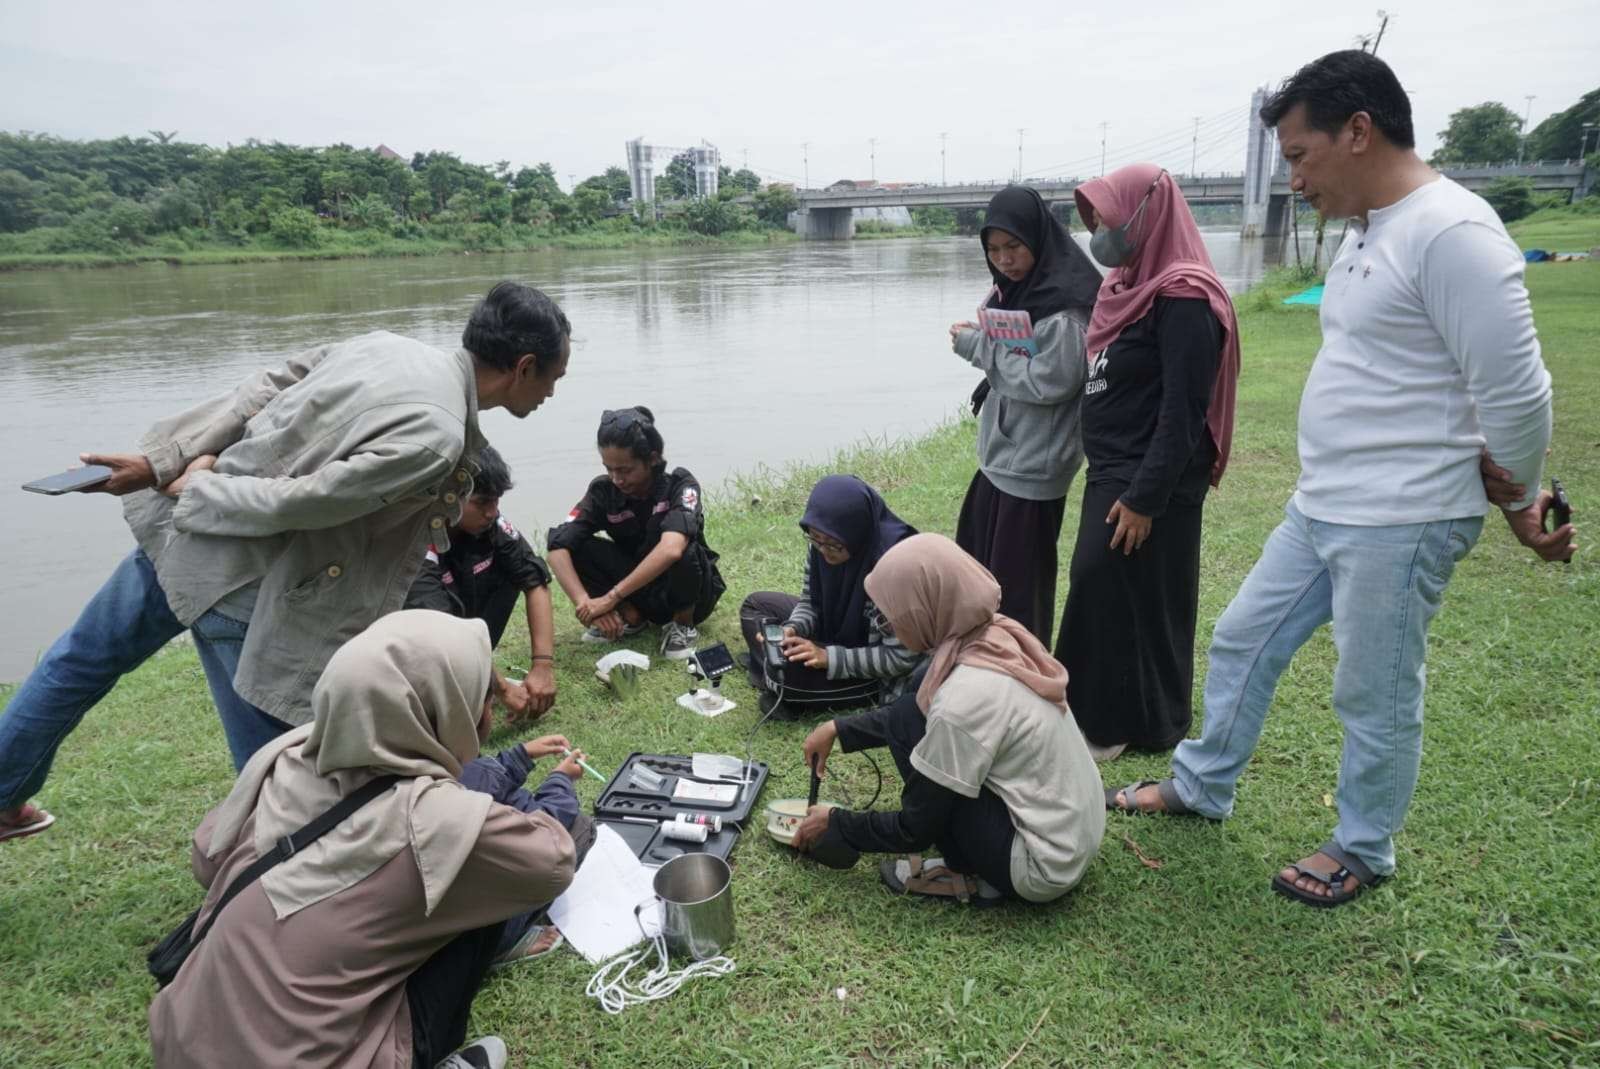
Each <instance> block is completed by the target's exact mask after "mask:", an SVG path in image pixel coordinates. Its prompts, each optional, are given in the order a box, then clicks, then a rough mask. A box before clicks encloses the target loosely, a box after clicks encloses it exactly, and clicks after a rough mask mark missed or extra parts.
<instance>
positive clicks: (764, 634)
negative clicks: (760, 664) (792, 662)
mask: <svg viewBox="0 0 1600 1069" xmlns="http://www.w3.org/2000/svg"><path fill="white" fill-rule="evenodd" d="M761 638H762V640H763V641H762V643H761V644H762V646H764V647H765V649H766V657H767V667H769V668H782V667H783V663H784V662H783V626H782V625H781V624H762V625H761Z"/></svg>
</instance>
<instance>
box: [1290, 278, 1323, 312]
mask: <svg viewBox="0 0 1600 1069" xmlns="http://www.w3.org/2000/svg"><path fill="white" fill-rule="evenodd" d="M1283 303H1284V304H1309V305H1313V306H1315V305H1320V304H1321V303H1322V283H1320V282H1318V283H1317V284H1316V285H1315V286H1312V287H1311V288H1310V289H1308V290H1301V291H1300V292H1299V293H1297V294H1295V295H1294V296H1293V297H1285V298H1284V299H1283Z"/></svg>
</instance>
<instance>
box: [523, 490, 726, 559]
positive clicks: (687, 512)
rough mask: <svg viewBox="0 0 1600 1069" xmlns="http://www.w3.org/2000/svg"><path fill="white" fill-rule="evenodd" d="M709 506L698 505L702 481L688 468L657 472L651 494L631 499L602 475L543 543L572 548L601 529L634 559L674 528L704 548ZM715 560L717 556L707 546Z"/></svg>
mask: <svg viewBox="0 0 1600 1069" xmlns="http://www.w3.org/2000/svg"><path fill="white" fill-rule="evenodd" d="M705 526H706V514H705V508H704V507H703V506H702V505H701V503H700V484H699V483H698V482H696V481H695V477H694V476H693V475H691V474H689V472H688V470H687V469H684V468H674V469H672V471H670V472H668V471H661V472H657V473H656V478H655V482H654V484H653V485H652V486H651V489H650V493H649V494H647V495H646V496H645V497H642V498H638V497H628V496H626V495H625V494H623V492H622V491H621V490H618V489H617V488H616V485H615V484H614V483H612V481H611V479H610V477H609V476H606V475H601V476H598V477H597V478H596V479H595V480H594V481H593V482H591V483H590V484H589V490H588V492H587V493H585V494H584V495H583V500H582V501H579V502H578V503H577V504H576V505H574V506H573V507H572V511H571V512H569V513H567V519H566V522H565V523H563V524H561V525H560V526H559V527H552V528H550V535H549V537H548V539H547V540H546V542H545V544H546V545H547V546H549V547H550V549H552V550H556V549H565V550H569V551H570V550H572V549H573V548H574V547H576V546H577V545H578V544H579V543H580V542H582V541H583V540H584V539H586V538H592V537H593V536H594V535H595V534H597V533H598V532H600V531H604V532H605V533H606V535H607V536H608V537H609V538H610V539H611V541H613V542H615V543H616V544H617V545H618V546H619V547H621V548H622V549H623V550H624V551H626V552H627V553H628V555H629V556H631V557H633V558H634V559H635V560H643V559H644V557H645V555H646V554H648V553H649V552H650V551H651V550H652V549H655V548H656V546H657V545H658V544H659V543H660V542H661V534H662V532H663V531H676V532H677V533H678V534H681V535H683V536H684V537H685V538H687V539H688V540H689V541H690V542H691V543H698V544H699V545H700V546H702V547H705V545H706V539H705ZM706 552H707V553H708V554H710V557H711V559H712V560H716V558H717V555H716V554H715V553H711V551H710V548H709V547H706Z"/></svg>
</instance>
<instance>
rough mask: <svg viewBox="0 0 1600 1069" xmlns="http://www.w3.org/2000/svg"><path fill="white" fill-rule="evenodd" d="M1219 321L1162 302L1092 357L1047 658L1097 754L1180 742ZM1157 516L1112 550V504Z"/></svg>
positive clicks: (1187, 303)
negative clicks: (1059, 605) (1077, 507)
mask: <svg viewBox="0 0 1600 1069" xmlns="http://www.w3.org/2000/svg"><path fill="white" fill-rule="evenodd" d="M1221 344H1222V326H1221V324H1220V323H1219V322H1218V321H1217V317H1216V316H1215V315H1214V314H1213V313H1212V311H1211V308H1210V306H1209V305H1208V304H1207V302H1206V301H1204V300H1198V299H1192V298H1181V297H1158V298H1156V301H1155V305H1154V307H1153V308H1152V309H1151V311H1150V314H1148V315H1146V316H1145V317H1144V318H1143V319H1140V320H1138V321H1137V322H1135V323H1134V324H1133V325H1132V326H1130V327H1128V328H1127V329H1126V330H1124V331H1123V332H1122V333H1121V334H1120V335H1118V337H1117V340H1116V341H1115V342H1113V343H1112V344H1111V346H1110V347H1109V348H1108V349H1106V350H1105V351H1104V352H1103V353H1099V354H1096V356H1095V358H1094V361H1093V363H1092V364H1091V366H1090V370H1089V381H1088V384H1087V385H1086V386H1085V388H1084V398H1083V447H1084V454H1085V456H1086V458H1087V460H1088V462H1089V471H1088V476H1087V478H1086V479H1085V482H1084V489H1083V512H1082V515H1081V516H1080V518H1079V521H1078V540H1077V544H1076V546H1075V547H1074V549H1073V553H1072V570H1071V576H1070V583H1071V585H1070V587H1069V588H1068V591H1067V605H1066V609H1065V610H1064V611H1063V613H1062V617H1061V633H1060V635H1059V637H1058V638H1057V642H1056V649H1055V655H1056V659H1057V660H1059V661H1060V662H1061V663H1062V664H1064V665H1065V666H1066V668H1067V701H1068V704H1070V705H1071V706H1072V712H1073V715H1074V716H1076V717H1077V720H1078V726H1079V727H1080V728H1082V729H1083V734H1084V737H1085V738H1087V739H1088V740H1089V741H1090V742H1092V743H1094V744H1096V745H1098V746H1114V745H1117V744H1119V743H1126V744H1128V745H1129V746H1131V747H1133V748H1135V749H1142V750H1169V749H1171V748H1172V747H1174V746H1176V745H1177V744H1178V742H1179V741H1180V740H1182V739H1183V737H1184V736H1185V735H1186V734H1188V731H1189V724H1190V720H1191V719H1192V715H1193V714H1192V707H1191V692H1192V690H1193V687H1194V625H1195V614H1196V612H1197V611H1198V608H1199V591H1200V521H1201V510H1202V508H1203V506H1204V503H1205V496H1206V491H1207V489H1209V487H1210V481H1211V464H1212V461H1213V460H1214V459H1215V457H1216V445H1215V443H1213V442H1212V440H1211V434H1210V432H1209V431H1208V430H1207V429H1206V409H1207V407H1208V406H1209V404H1210V402H1211V392H1212V390H1213V388H1214V387H1215V384H1216V381H1217V360H1218V353H1219V350H1220V348H1221ZM1119 499H1120V500H1121V501H1122V502H1123V503H1124V504H1125V505H1126V506H1127V507H1129V508H1131V509H1133V510H1134V511H1136V512H1140V513H1143V514H1145V515H1147V516H1150V517H1152V518H1153V523H1152V525H1151V529H1150V537H1149V538H1148V539H1147V540H1146V541H1145V543H1144V545H1143V546H1141V547H1140V548H1139V549H1136V550H1134V551H1133V553H1132V554H1131V555H1124V554H1123V552H1122V549H1121V548H1120V547H1119V548H1117V549H1115V550H1113V549H1111V548H1110V542H1111V535H1112V532H1113V531H1115V530H1116V526H1115V525H1114V524H1108V523H1106V522H1105V518H1106V514H1107V513H1109V512H1110V511H1111V507H1112V505H1113V504H1115V503H1116V502H1117V501H1118V500H1119Z"/></svg>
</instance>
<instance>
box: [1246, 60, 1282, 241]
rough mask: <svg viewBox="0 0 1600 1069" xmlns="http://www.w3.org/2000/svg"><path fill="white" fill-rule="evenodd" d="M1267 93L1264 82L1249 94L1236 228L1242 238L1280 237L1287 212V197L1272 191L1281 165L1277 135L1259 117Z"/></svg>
mask: <svg viewBox="0 0 1600 1069" xmlns="http://www.w3.org/2000/svg"><path fill="white" fill-rule="evenodd" d="M1271 95H1272V89H1271V88H1270V87H1268V86H1261V87H1260V88H1258V89H1257V90H1256V91H1255V92H1253V93H1251V94H1250V124H1249V133H1248V134H1247V135H1246V141H1245V149H1244V223H1243V224H1242V225H1241V226H1240V228H1239V236H1240V237H1242V238H1275V237H1281V236H1282V235H1283V233H1284V229H1285V226H1284V224H1285V222H1286V221H1287V216H1288V213H1289V199H1290V198H1289V197H1288V196H1287V195H1285V194H1282V193H1278V194H1274V193H1273V191H1272V185H1273V179H1274V178H1275V177H1277V176H1278V171H1279V169H1280V165H1281V157H1280V156H1279V155H1278V135H1277V132H1276V131H1274V130H1273V129H1272V128H1271V127H1269V126H1268V125H1267V124H1266V123H1265V122H1263V121H1262V120H1261V109H1262V108H1263V107H1264V106H1265V105H1266V103H1267V99H1268V98H1269V97H1270V96H1271Z"/></svg>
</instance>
